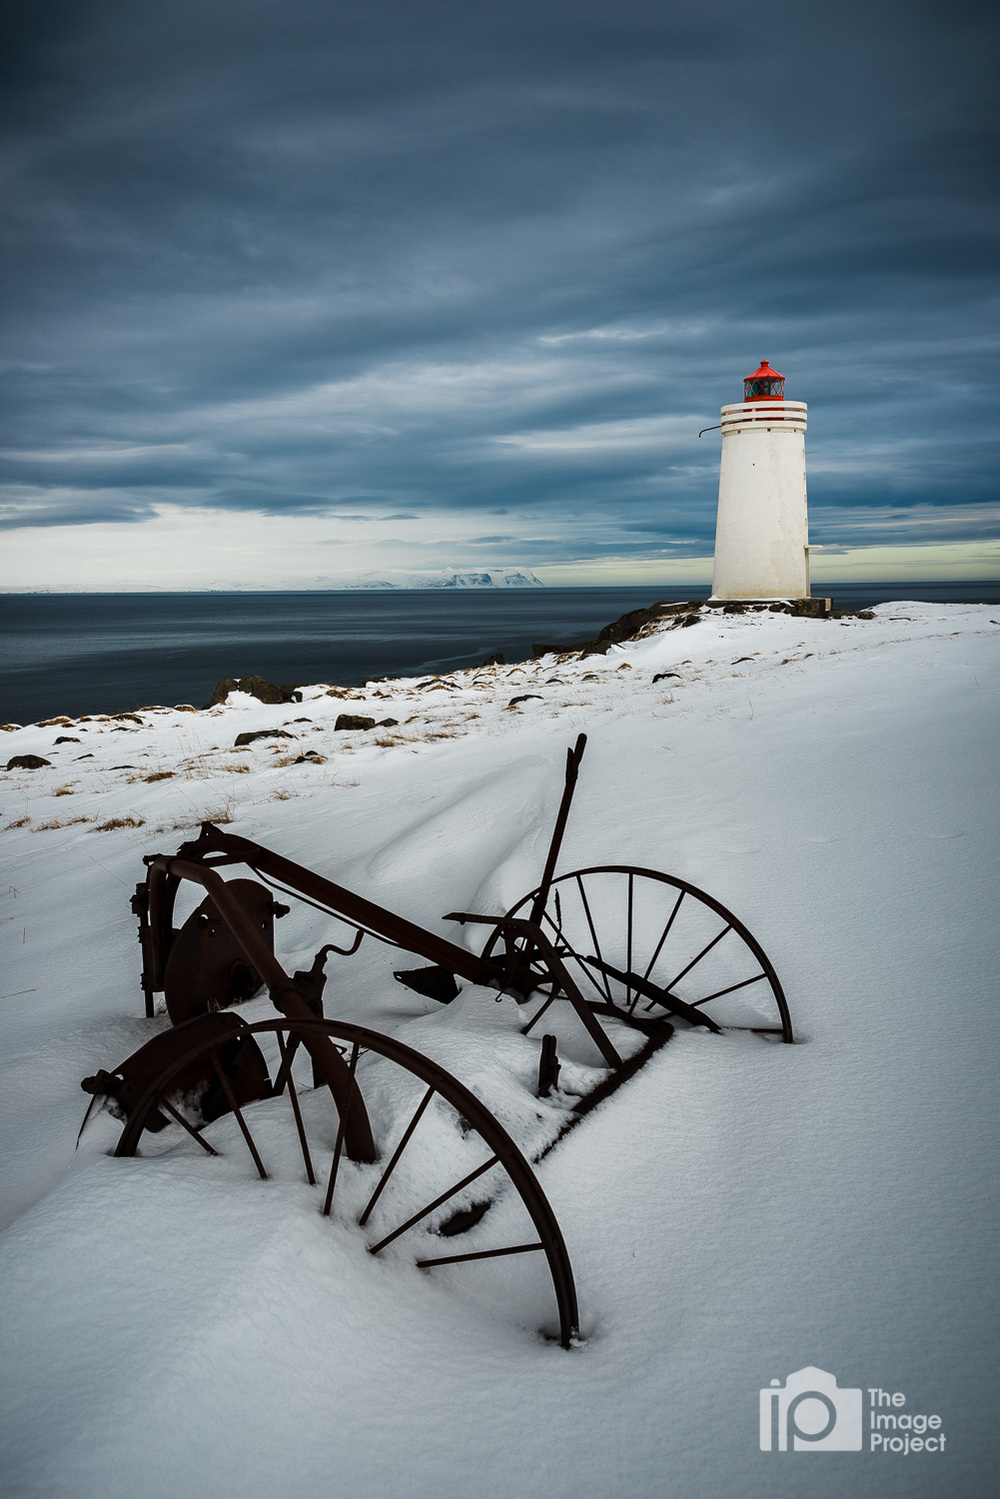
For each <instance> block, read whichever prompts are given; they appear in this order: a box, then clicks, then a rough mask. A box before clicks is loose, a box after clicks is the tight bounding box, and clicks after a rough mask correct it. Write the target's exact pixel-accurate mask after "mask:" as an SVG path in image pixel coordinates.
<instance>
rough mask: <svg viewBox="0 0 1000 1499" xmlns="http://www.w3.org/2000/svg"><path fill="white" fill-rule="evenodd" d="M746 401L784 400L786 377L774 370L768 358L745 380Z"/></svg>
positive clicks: (744, 395) (744, 396)
mask: <svg viewBox="0 0 1000 1499" xmlns="http://www.w3.org/2000/svg"><path fill="white" fill-rule="evenodd" d="M743 399H744V401H783V400H784V399H785V377H784V375H779V374H778V371H777V370H773V369H772V368H771V366H770V365H769V364H768V362H767V360H766V359H762V360H761V361H760V368H759V369H755V370H754V372H753V374H752V375H747V377H746V379H745V380H744V381H743Z"/></svg>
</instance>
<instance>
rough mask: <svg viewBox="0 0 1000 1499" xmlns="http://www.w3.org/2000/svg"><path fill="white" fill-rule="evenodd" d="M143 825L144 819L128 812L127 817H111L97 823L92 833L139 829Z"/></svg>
mask: <svg viewBox="0 0 1000 1499" xmlns="http://www.w3.org/2000/svg"><path fill="white" fill-rule="evenodd" d="M145 823H146V819H145V818H144V817H136V815H135V813H134V812H130V813H129V815H128V816H127V817H112V818H110V819H109V820H108V821H107V822H99V823H98V824H97V827H96V828H94V829H93V830H92V831H93V832H95V833H114V832H117V830H118V829H119V828H141V827H144V826H145Z"/></svg>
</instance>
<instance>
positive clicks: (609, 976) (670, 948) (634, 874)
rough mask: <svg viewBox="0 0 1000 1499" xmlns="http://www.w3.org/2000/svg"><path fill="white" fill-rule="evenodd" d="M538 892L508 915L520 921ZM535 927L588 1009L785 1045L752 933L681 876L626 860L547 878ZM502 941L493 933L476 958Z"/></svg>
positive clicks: (783, 1020)
mask: <svg viewBox="0 0 1000 1499" xmlns="http://www.w3.org/2000/svg"><path fill="white" fill-rule="evenodd" d="M537 893H538V892H537V891H531V892H530V893H529V894H528V895H525V896H524V897H523V898H522V899H521V900H520V901H518V903H517V905H516V906H514V907H512V909H511V910H510V911H509V912H508V913H507V915H508V917H511V916H514V917H524V916H527V915H528V914H529V912H530V911H531V909H532V906H533V905H534V902H535V898H536V895H537ZM539 924H540V926H541V928H542V930H543V931H544V932H545V934H546V935H547V936H548V938H549V940H550V941H551V942H552V943H553V945H554V946H555V947H556V949H557V951H558V952H559V954H560V956H561V958H562V961H563V963H564V964H565V966H566V968H567V971H568V972H569V974H570V976H571V977H572V978H573V979H574V980H575V981H576V983H577V985H578V986H579V988H580V990H581V992H582V993H583V994H584V995H585V996H586V997H587V998H589V999H590V1000H591V1001H592V1002H593V1003H594V1004H600V1005H613V1006H615V1008H616V1009H620V1010H622V1011H624V1012H625V1013H626V1014H628V1015H633V1016H635V1015H643V1014H647V1013H649V1014H652V1015H663V1014H665V1013H666V1012H668V1011H669V1012H672V1014H673V1016H675V1017H679V1018H681V1019H682V1020H689V1021H690V1020H695V1021H697V1020H698V1019H702V1020H703V1021H704V1023H705V1024H706V1025H708V1026H709V1028H710V1029H726V1030H728V1029H734V1030H753V1031H757V1032H759V1033H762V1034H774V1035H780V1036H781V1038H782V1040H783V1041H791V1040H792V1022H791V1019H790V1017H789V1014H788V1005H787V1003H786V1001H785V996H784V993H783V991H782V988H781V984H780V982H779V980H778V975H777V974H776V973H775V971H774V967H773V965H772V963H771V961H770V959H769V958H768V956H767V954H766V953H765V951H764V949H763V948H762V947H761V945H760V943H759V942H758V941H757V939H756V937H754V935H753V933H752V932H750V931H749V930H748V928H747V927H745V926H744V925H743V923H742V922H741V921H740V920H739V919H738V918H737V917H736V916H734V915H733V913H732V912H731V911H729V910H727V909H726V907H725V906H724V905H722V904H721V902H720V901H717V900H715V899H714V898H713V897H712V896H711V895H707V894H706V893H705V891H704V890H699V889H698V888H697V887H696V886H695V885H690V884H688V883H687V881H685V880H679V879H675V878H674V876H673V875H669V874H662V873H660V872H659V871H658V870H655V869H639V868H634V867H632V866H631V865H627V864H605V865H597V866H595V867H593V868H590V869H576V870H572V871H571V872H570V873H569V874H563V875H559V876H558V878H557V879H554V880H553V881H552V884H551V886H550V888H549V891H548V896H547V898H546V901H545V906H544V909H543V911H542V914H541V917H540V919H539ZM503 940H504V939H503V936H502V933H501V931H500V930H498V931H496V932H494V934H493V935H492V936H491V938H490V940H489V942H488V943H487V945H486V948H485V950H484V956H490V955H491V954H493V953H494V952H496V951H498V950H499V948H500V947H501V945H502V943H503ZM524 940H526V939H522V940H521V942H520V945H521V946H522V947H523V945H524ZM536 966H537V965H536ZM539 987H540V989H541V990H542V991H543V992H544V991H545V990H546V989H547V988H548V987H550V986H548V985H546V984H545V983H544V982H542V983H541V984H540V986H539Z"/></svg>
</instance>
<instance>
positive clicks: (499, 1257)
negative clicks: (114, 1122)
mask: <svg viewBox="0 0 1000 1499" xmlns="http://www.w3.org/2000/svg"><path fill="white" fill-rule="evenodd" d="M318 1033H319V1034H322V1035H324V1036H326V1037H327V1038H329V1040H330V1041H332V1042H333V1043H334V1045H336V1046H337V1047H338V1049H339V1050H340V1051H341V1052H342V1053H343V1055H344V1056H345V1058H346V1059H347V1062H348V1067H349V1069H350V1073H351V1076H352V1077H353V1078H354V1080H355V1084H356V1088H355V1091H354V1093H353V1094H352V1095H350V1096H351V1100H352V1101H351V1103H350V1105H349V1108H348V1110H347V1111H346V1112H347V1113H349V1112H350V1109H352V1108H354V1107H357V1108H359V1109H364V1110H366V1111H367V1114H368V1117H369V1119H370V1121H371V1125H372V1130H373V1133H374V1137H375V1140H376V1144H377V1149H378V1159H377V1160H376V1161H375V1162H374V1163H369V1164H366V1163H361V1162H357V1161H353V1160H351V1159H349V1157H348V1156H347V1153H346V1151H345V1149H344V1141H345V1123H346V1121H345V1119H343V1118H340V1117H339V1116H338V1113H337V1110H336V1107H335V1105H334V1102H333V1099H332V1096H331V1094H330V1092H329V1090H328V1089H326V1088H315V1087H313V1085H312V1068H311V1063H310V1060H309V1057H308V1055H307V1053H306V1049H305V1046H304V1044H303V1043H304V1042H305V1041H307V1040H308V1039H309V1037H310V1036H315V1035H316V1034H318ZM246 1036H247V1038H250V1037H252V1038H253V1041H254V1043H256V1045H257V1046H258V1047H259V1048H260V1050H261V1052H262V1053H263V1054H264V1056H265V1058H266V1059H267V1063H268V1067H269V1070H270V1076H271V1078H272V1079H273V1087H272V1090H271V1096H270V1097H268V1098H263V1099H261V1100H259V1101H257V1102H254V1103H250V1104H243V1105H241V1104H239V1103H238V1102H237V1101H236V1099H235V1096H232V1097H231V1104H232V1107H231V1110H230V1112H229V1113H228V1114H227V1115H226V1116H224V1117H222V1118H216V1119H214V1120H212V1121H211V1122H210V1123H206V1122H204V1121H203V1120H202V1118H201V1117H200V1115H199V1113H198V1111H197V1108H196V1107H192V1105H191V1103H190V1101H189V1100H186V1099H185V1098H184V1096H183V1094H182V1093H180V1092H179V1091H178V1080H179V1079H181V1078H182V1077H183V1076H184V1075H186V1073H187V1074H189V1073H190V1072H191V1071H192V1070H197V1069H198V1068H199V1067H200V1068H201V1069H202V1070H204V1069H206V1068H209V1067H211V1068H214V1070H215V1071H216V1073H217V1074H218V1075H219V1077H220V1081H221V1082H222V1086H223V1087H225V1082H224V1078H225V1069H224V1067H222V1065H221V1060H220V1056H221V1053H220V1046H221V1043H220V1042H219V1041H218V1040H209V1041H207V1042H205V1043H203V1044H201V1045H200V1046H198V1047H196V1048H195V1049H194V1050H192V1051H191V1052H190V1053H185V1054H184V1055H183V1056H181V1057H179V1058H178V1059H177V1060H176V1061H175V1062H174V1063H172V1064H171V1066H170V1067H168V1068H167V1069H166V1070H165V1071H164V1072H163V1073H162V1075H161V1076H160V1077H159V1078H158V1079H157V1081H156V1082H155V1083H154V1084H153V1085H152V1086H151V1087H150V1088H149V1089H148V1091H147V1093H146V1094H145V1096H144V1097H143V1098H142V1100H141V1101H140V1102H139V1104H138V1105H137V1106H136V1107H135V1108H134V1109H133V1111H132V1113H131V1114H130V1116H129V1119H128V1121H127V1123H126V1125H125V1128H124V1130H123V1132H122V1135H121V1139H120V1140H119V1142H118V1146H117V1148H116V1150H115V1154H116V1155H118V1156H130V1155H136V1154H137V1153H138V1151H139V1146H140V1143H142V1144H143V1145H144V1148H145V1149H149V1150H151V1151H155V1153H156V1154H160V1153H163V1152H164V1150H170V1151H171V1152H173V1151H177V1150H185V1149H194V1148H195V1144H197V1146H200V1147H201V1149H202V1150H204V1151H206V1152H208V1153H209V1154H211V1155H230V1154H232V1153H234V1152H235V1153H242V1154H243V1155H244V1156H245V1157H246V1158H247V1164H248V1170H249V1171H250V1173H251V1174H253V1173H254V1172H255V1173H256V1175H257V1176H259V1177H261V1178H265V1179H266V1178H269V1177H277V1178H279V1179H280V1178H285V1179H293V1180H297V1181H299V1182H301V1181H302V1179H303V1177H304V1178H305V1180H306V1181H307V1182H308V1183H309V1185H310V1186H314V1187H316V1189H317V1210H318V1211H321V1212H323V1213H324V1214H326V1215H328V1216H333V1217H334V1218H335V1219H337V1220H338V1221H340V1222H342V1223H352V1224H354V1225H356V1226H357V1227H358V1228H359V1229H360V1230H361V1231H362V1232H363V1233H364V1235H365V1238H366V1240H367V1244H368V1249H369V1252H370V1253H371V1254H373V1255H382V1254H386V1255H387V1256H390V1257H397V1258H401V1259H408V1260H409V1262H410V1263H411V1264H414V1263H415V1264H416V1265H417V1266H418V1267H419V1268H421V1269H424V1270H438V1269H439V1267H440V1270H439V1273H442V1274H444V1275H446V1276H447V1277H449V1278H450V1280H451V1282H452V1284H453V1285H454V1286H455V1288H456V1290H458V1291H459V1292H463V1291H464V1292H466V1293H467V1294H471V1295H472V1296H474V1297H475V1296H476V1295H477V1293H479V1292H482V1294H485V1295H486V1296H488V1297H489V1299H491V1300H494V1299H495V1297H496V1292H497V1285H496V1282H497V1281H498V1280H499V1281H500V1282H501V1283H502V1287H503V1294H504V1297H505V1299H508V1300H511V1301H513V1303H514V1305H515V1308H516V1309H517V1310H519V1312H520V1316H521V1317H522V1318H523V1319H524V1320H525V1321H530V1320H532V1319H533V1318H536V1317H537V1316H539V1315H540V1316H541V1319H542V1322H543V1330H544V1331H546V1332H551V1334H552V1335H553V1336H555V1337H557V1338H558V1341H559V1342H560V1343H561V1344H562V1346H563V1347H564V1348H568V1347H569V1346H570V1344H571V1343H572V1341H573V1339H574V1338H575V1337H576V1336H577V1327H578V1320H579V1319H578V1313H577V1302H576V1291H575V1287H574V1282H573V1272H572V1269H571V1266H570V1262H569V1256H568V1254H567V1252H566V1246H565V1243H564V1241H563V1236H562V1232H561V1230H560V1228H559V1224H558V1222H557V1221H556V1217H555V1214H554V1213H553V1211H552V1208H551V1207H550V1205H549V1202H548V1199H547V1198H546V1196H545V1194H544V1192H543V1191H542V1188H541V1186H540V1185H539V1183H538V1179H537V1178H536V1176H535V1174H534V1171H533V1170H532V1168H531V1166H530V1165H529V1164H528V1162H527V1160H526V1159H525V1157H524V1155H523V1154H522V1152H521V1151H520V1149H519V1148H518V1146H517V1145H516V1144H515V1142H514V1141H513V1139H512V1138H511V1137H510V1135H509V1134H508V1133H507V1131H506V1130H505V1129H504V1128H503V1127H502V1125H500V1124H499V1123H498V1121H497V1120H496V1118H495V1117H494V1116H493V1114H492V1113H491V1112H490V1110H489V1109H488V1108H487V1107H486V1106H485V1104H483V1103H482V1102H481V1101H480V1099H478V1098H477V1097H476V1096H475V1095H474V1094H473V1093H471V1092H470V1091H469V1089H468V1088H466V1087H464V1086H463V1084H461V1083H460V1082H458V1081H457V1079H455V1078H454V1077H452V1076H451V1074H450V1073H448V1072H446V1071H445V1070H444V1069H443V1068H442V1067H440V1066H439V1065H438V1064H437V1063H436V1062H434V1061H432V1060H431V1059H430V1058H428V1057H425V1056H422V1055H421V1054H420V1053H419V1052H416V1051H414V1050H413V1049H412V1048H411V1047H408V1046H405V1045H403V1044H402V1043H401V1042H399V1041H397V1040H395V1039H394V1038H393V1037H390V1036H383V1035H379V1034H378V1033H377V1032H376V1031H372V1030H368V1029H367V1028H366V1027H364V1026H359V1025H350V1024H347V1023H344V1022H341V1021H334V1020H287V1019H286V1020H268V1021H263V1022H261V1023H259V1024H256V1025H251V1026H248V1027H247V1028H246ZM157 1114H159V1115H160V1117H162V1116H163V1115H166V1116H167V1117H168V1118H169V1119H170V1120H171V1121H172V1122H171V1124H170V1125H169V1126H168V1128H167V1129H165V1130H164V1129H161V1131H160V1132H159V1133H158V1134H156V1135H155V1137H151V1136H150V1135H148V1134H146V1135H145V1136H144V1131H145V1129H146V1127H147V1124H148V1123H149V1122H150V1121H151V1120H152V1119H153V1118H154V1117H155V1116H156V1115H157ZM147 1142H148V1144H147ZM515 1266H519V1267H522V1268H521V1269H520V1270H519V1271H517V1270H515V1268H514V1267H515ZM445 1267H447V1268H445ZM452 1267H454V1268H452ZM484 1276H486V1277H489V1282H488V1283H486V1284H484V1283H483V1277H484ZM477 1279H478V1282H479V1284H478V1285H477V1286H471V1285H470V1284H469V1282H470V1281H472V1280H477ZM463 1282H464V1284H463ZM546 1287H547V1290H546ZM553 1297H554V1301H555V1308H554V1310H555V1317H554V1318H553V1317H552V1315H551V1312H546V1311H545V1306H544V1301H545V1300H547V1301H548V1303H549V1306H550V1307H551V1301H552V1298H553Z"/></svg>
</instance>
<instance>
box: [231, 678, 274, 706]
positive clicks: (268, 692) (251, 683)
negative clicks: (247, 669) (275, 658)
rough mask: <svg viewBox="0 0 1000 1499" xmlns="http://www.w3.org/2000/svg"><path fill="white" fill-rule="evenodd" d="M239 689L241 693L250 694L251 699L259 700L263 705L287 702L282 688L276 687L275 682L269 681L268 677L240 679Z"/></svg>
mask: <svg viewBox="0 0 1000 1499" xmlns="http://www.w3.org/2000/svg"><path fill="white" fill-rule="evenodd" d="M239 689H240V691H241V692H248V693H249V694H250V696H251V697H255V698H257V699H258V700H259V701H260V702H262V703H283V702H284V701H285V697H284V693H283V692H282V690H281V688H280V687H275V685H274V683H273V682H269V681H268V680H267V677H258V676H250V677H240V680H239Z"/></svg>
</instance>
